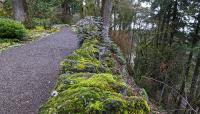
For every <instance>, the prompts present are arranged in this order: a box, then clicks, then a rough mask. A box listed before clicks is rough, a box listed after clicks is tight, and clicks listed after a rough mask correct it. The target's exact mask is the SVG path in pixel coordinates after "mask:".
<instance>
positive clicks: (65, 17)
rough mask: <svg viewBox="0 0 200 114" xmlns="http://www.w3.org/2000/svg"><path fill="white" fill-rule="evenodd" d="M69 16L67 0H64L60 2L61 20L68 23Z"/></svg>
mask: <svg viewBox="0 0 200 114" xmlns="http://www.w3.org/2000/svg"><path fill="white" fill-rule="evenodd" d="M69 17H70V7H69V3H68V0H64V2H63V4H62V21H63V22H64V23H68V22H69V20H70V19H69Z"/></svg>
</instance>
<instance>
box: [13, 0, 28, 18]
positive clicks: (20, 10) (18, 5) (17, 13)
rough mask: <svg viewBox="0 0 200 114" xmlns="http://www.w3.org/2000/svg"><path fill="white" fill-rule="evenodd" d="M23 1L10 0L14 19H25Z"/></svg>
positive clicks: (24, 0)
mask: <svg viewBox="0 0 200 114" xmlns="http://www.w3.org/2000/svg"><path fill="white" fill-rule="evenodd" d="M25 2H26V0H12V6H13V16H14V19H15V20H16V21H19V22H24V21H25V20H26V17H27V14H26V12H25Z"/></svg>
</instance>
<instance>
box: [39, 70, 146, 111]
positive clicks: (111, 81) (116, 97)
mask: <svg viewBox="0 0 200 114" xmlns="http://www.w3.org/2000/svg"><path fill="white" fill-rule="evenodd" d="M72 82H73V83H72ZM126 88H127V87H126V85H125V84H124V83H123V82H122V81H121V80H119V79H115V76H113V75H111V74H91V73H77V74H73V75H62V76H61V77H60V79H59V82H58V84H57V87H56V90H57V91H58V96H56V97H53V98H51V99H50V100H49V101H48V102H47V103H46V104H45V105H44V106H43V107H42V108H41V109H40V111H39V112H40V114H66V113H68V114H69V113H71V114H75V113H76V114H103V113H107V114H116V113H122V114H123V113H126V112H127V113H128V114H147V113H148V112H149V108H148V105H147V103H146V101H144V100H143V99H141V98H138V97H124V96H123V95H122V94H120V91H119V90H121V89H126Z"/></svg>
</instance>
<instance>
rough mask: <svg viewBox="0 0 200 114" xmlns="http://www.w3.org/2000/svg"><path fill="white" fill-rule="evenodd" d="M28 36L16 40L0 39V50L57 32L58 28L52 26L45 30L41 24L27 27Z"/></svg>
mask: <svg viewBox="0 0 200 114" xmlns="http://www.w3.org/2000/svg"><path fill="white" fill-rule="evenodd" d="M27 31H28V36H27V38H26V39H25V40H17V39H0V52H1V51H4V50H7V49H9V48H11V47H15V46H20V45H22V44H25V43H27V42H31V41H35V40H36V39H38V38H40V37H43V36H46V35H49V34H52V33H55V32H58V31H59V30H58V29H55V28H52V29H49V30H45V29H44V28H43V27H41V26H36V27H35V28H34V29H29V30H27Z"/></svg>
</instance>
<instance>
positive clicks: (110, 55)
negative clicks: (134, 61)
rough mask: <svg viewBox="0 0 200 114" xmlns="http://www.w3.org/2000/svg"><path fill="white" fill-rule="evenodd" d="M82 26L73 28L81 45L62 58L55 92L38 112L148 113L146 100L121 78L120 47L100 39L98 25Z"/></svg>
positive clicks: (65, 113) (121, 58)
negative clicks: (136, 94) (135, 93)
mask: <svg viewBox="0 0 200 114" xmlns="http://www.w3.org/2000/svg"><path fill="white" fill-rule="evenodd" d="M86 20H87V19H86ZM84 27H85V25H82V23H81V26H80V27H79V28H78V30H76V31H78V35H79V37H80V39H82V40H83V43H82V44H81V47H80V48H79V49H77V50H76V51H74V52H73V53H72V54H71V55H70V56H67V57H66V58H65V59H64V60H63V61H62V62H61V75H60V77H59V78H58V82H57V84H56V86H55V91H56V92H57V93H58V94H57V95H56V96H52V97H51V98H50V99H49V100H48V102H46V103H45V104H44V105H43V106H42V107H41V108H40V110H39V114H148V113H149V112H150V108H149V106H148V104H147V101H146V100H145V99H144V97H142V96H141V97H140V96H135V95H134V93H133V90H132V88H131V87H130V86H129V85H127V84H126V83H125V81H124V75H125V74H126V73H124V71H121V70H122V69H121V68H120V69H119V67H120V66H124V65H125V60H124V58H123V56H122V54H121V52H120V50H119V48H118V47H117V46H116V45H115V44H113V43H111V44H107V43H106V42H104V41H102V39H100V38H99V37H100V36H98V35H99V34H95V33H98V29H94V27H93V26H91V28H90V26H88V25H87V27H86V29H84ZM88 27H89V29H88ZM96 28H98V27H96ZM90 31H93V32H92V33H93V34H92V35H91V32H90ZM119 64H120V65H119ZM116 69H118V71H117V70H116Z"/></svg>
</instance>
